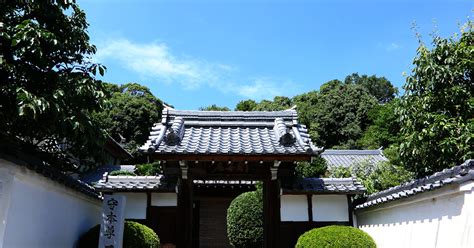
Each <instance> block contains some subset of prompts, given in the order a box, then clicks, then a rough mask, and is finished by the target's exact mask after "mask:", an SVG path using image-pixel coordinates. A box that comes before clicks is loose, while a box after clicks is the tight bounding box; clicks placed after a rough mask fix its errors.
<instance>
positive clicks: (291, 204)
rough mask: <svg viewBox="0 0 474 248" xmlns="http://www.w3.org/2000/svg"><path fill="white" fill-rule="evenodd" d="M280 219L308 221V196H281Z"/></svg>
mask: <svg viewBox="0 0 474 248" xmlns="http://www.w3.org/2000/svg"><path fill="white" fill-rule="evenodd" d="M280 214H281V216H280V217H281V221H308V220H309V217H308V198H307V197H306V195H282V196H281V209H280Z"/></svg>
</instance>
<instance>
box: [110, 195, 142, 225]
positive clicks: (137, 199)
mask: <svg viewBox="0 0 474 248" xmlns="http://www.w3.org/2000/svg"><path fill="white" fill-rule="evenodd" d="M117 194H118V195H123V196H125V197H126V198H127V199H126V201H125V219H146V202H147V199H146V198H147V196H146V193H117Z"/></svg>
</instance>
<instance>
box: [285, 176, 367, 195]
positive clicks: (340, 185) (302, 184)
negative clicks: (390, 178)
mask: <svg viewBox="0 0 474 248" xmlns="http://www.w3.org/2000/svg"><path fill="white" fill-rule="evenodd" d="M365 191H366V189H365V188H364V186H363V185H362V184H361V183H360V182H358V181H357V180H356V179H354V178H303V179H298V180H296V181H295V182H294V183H293V185H291V186H290V187H285V186H283V193H284V194H294V193H313V194H318V193H330V194H362V193H364V192H365Z"/></svg>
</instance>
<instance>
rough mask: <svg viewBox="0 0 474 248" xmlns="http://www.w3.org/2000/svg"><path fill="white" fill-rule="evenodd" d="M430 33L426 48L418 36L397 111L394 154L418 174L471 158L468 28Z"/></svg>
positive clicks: (473, 36)
mask: <svg viewBox="0 0 474 248" xmlns="http://www.w3.org/2000/svg"><path fill="white" fill-rule="evenodd" d="M473 26H474V24H473V22H471V21H469V22H468V23H466V24H465V26H464V29H463V30H462V32H461V35H460V36H453V37H450V38H447V39H446V38H441V37H439V36H437V35H434V37H433V40H432V48H428V47H427V46H426V45H424V44H423V43H422V42H421V41H420V45H419V47H418V49H417V56H416V57H415V59H414V61H413V64H414V66H415V67H414V68H413V70H412V72H411V75H410V76H408V77H407V80H406V84H405V85H404V89H405V94H404V95H403V97H402V98H401V103H400V108H398V113H399V115H400V120H401V124H400V125H401V136H402V140H403V142H402V143H401V145H400V158H401V161H402V163H403V165H404V166H405V167H406V168H409V169H410V170H412V171H413V172H415V173H416V175H417V176H418V177H421V176H425V175H429V174H432V173H434V172H436V171H439V170H442V169H444V168H448V167H451V166H454V165H456V164H460V163H462V162H463V161H464V160H466V159H469V158H472V157H473V151H474V147H473V142H472V140H473V139H472V138H473V135H472V134H473V133H474V130H473V129H474V124H473V123H474V121H473V118H474V110H473V109H474V98H473V92H474V84H473V77H474V31H473Z"/></svg>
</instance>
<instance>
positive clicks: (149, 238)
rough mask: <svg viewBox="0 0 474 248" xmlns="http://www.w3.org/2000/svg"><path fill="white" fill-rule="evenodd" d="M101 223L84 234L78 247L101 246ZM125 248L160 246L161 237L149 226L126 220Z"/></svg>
mask: <svg viewBox="0 0 474 248" xmlns="http://www.w3.org/2000/svg"><path fill="white" fill-rule="evenodd" d="M99 234H100V225H96V226H94V227H93V228H91V229H90V230H89V231H87V232H86V233H85V234H83V235H82V236H81V237H80V238H79V241H78V243H77V248H90V247H98V246H99ZM123 247H124V248H141V247H145V248H159V247H160V239H159V238H158V235H156V233H155V232H154V231H153V230H152V229H150V228H149V227H147V226H145V225H142V224H140V223H137V222H134V221H125V229H124V234H123Z"/></svg>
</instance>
